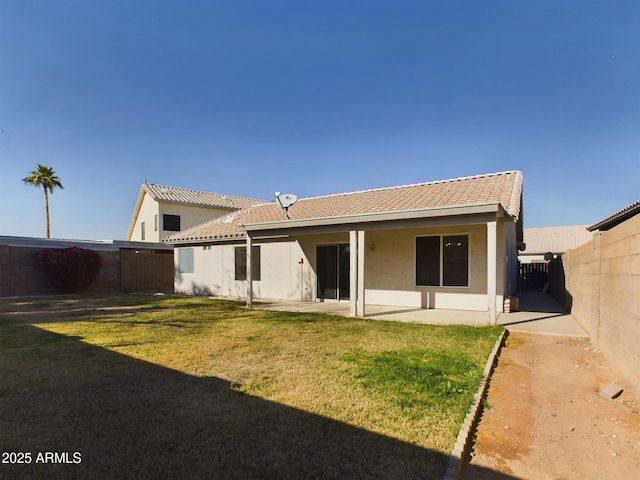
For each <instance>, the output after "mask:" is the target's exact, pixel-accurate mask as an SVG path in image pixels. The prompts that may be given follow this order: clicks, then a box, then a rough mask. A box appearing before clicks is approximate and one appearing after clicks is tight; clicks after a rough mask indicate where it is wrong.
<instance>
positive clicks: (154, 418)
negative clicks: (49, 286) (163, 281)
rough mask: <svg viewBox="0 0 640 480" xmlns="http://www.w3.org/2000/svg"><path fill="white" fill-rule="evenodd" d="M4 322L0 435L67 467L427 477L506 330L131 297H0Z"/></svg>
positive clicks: (29, 469)
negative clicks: (66, 455) (53, 453)
mask: <svg viewBox="0 0 640 480" xmlns="http://www.w3.org/2000/svg"><path fill="white" fill-rule="evenodd" d="M0 330H1V331H2V336H1V337H0V348H1V349H2V354H1V355H0V373H1V374H2V377H3V379H4V381H3V382H2V385H0V431H2V432H9V434H6V435H3V437H2V438H1V439H0V447H1V448H2V449H3V451H7V450H9V451H20V450H23V451H24V450H29V451H40V450H43V449H54V450H57V451H74V452H75V451H78V452H81V453H82V456H83V461H82V463H81V464H79V465H64V466H55V468H60V467H64V468H65V469H66V470H64V471H65V472H66V473H71V474H72V476H73V475H76V476H77V478H81V477H83V476H86V475H87V474H88V473H90V474H91V476H92V477H93V478H108V477H113V476H114V475H115V476H116V477H120V478H159V477H158V475H160V476H162V477H167V475H168V476H169V477H171V476H179V477H184V476H185V475H186V476H188V477H190V478H433V477H434V476H435V477H437V476H438V475H441V474H442V473H444V470H445V467H446V463H447V461H448V455H449V452H450V451H451V449H452V447H453V444H454V442H455V438H456V435H457V432H458V429H459V427H460V424H461V422H462V419H463V418H464V416H465V414H466V412H467V410H468V408H469V405H470V403H471V399H472V397H473V393H474V392H475V390H476V388H477V385H478V383H479V381H480V378H481V372H482V369H483V368H484V364H485V362H486V359H487V356H488V354H489V352H490V351H491V349H492V347H493V345H494V343H495V341H496V339H497V337H498V336H499V334H500V332H501V329H500V328H488V327H487V328H472V327H436V326H426V325H415V324H407V323H393V322H382V321H373V320H363V319H351V318H344V317H334V316H327V315H316V314H306V313H286V312H273V311H263V310H259V309H255V310H247V309H245V308H244V307H243V305H242V304H241V303H238V302H232V301H226V300H218V299H215V300H214V299H203V298H178V297H145V296H133V295H132V296H108V297H63V298H60V299H46V300H31V301H28V302H18V301H0ZM2 467H3V468H0V477H1V476H2V474H3V471H7V470H6V468H4V467H6V466H4V465H3V466H2ZM7 468H8V467H7ZM11 468H13V469H14V470H12V471H11V473H12V475H11V476H13V474H14V473H16V472H17V473H18V474H20V473H21V472H22V473H24V474H27V476H30V475H31V474H45V475H46V474H47V472H49V473H50V472H59V470H55V469H54V466H51V465H35V464H30V465H22V466H13V467H11ZM15 469H17V470H15ZM54 476H55V475H54Z"/></svg>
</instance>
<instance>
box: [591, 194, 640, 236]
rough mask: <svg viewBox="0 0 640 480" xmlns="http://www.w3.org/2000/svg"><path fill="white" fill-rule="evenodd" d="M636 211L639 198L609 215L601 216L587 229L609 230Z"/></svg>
mask: <svg viewBox="0 0 640 480" xmlns="http://www.w3.org/2000/svg"><path fill="white" fill-rule="evenodd" d="M638 213H640V200H638V201H637V202H634V203H632V204H631V205H628V206H626V207H625V208H623V209H622V210H618V211H617V212H616V213H614V214H612V215H609V216H608V217H606V218H603V219H602V220H600V221H599V222H598V223H594V224H593V225H591V226H590V227H589V230H590V231H594V230H609V229H610V228H613V227H615V226H616V225H618V224H620V223H622V222H624V221H625V220H627V219H628V218H631V217H633V216H634V215H637V214H638Z"/></svg>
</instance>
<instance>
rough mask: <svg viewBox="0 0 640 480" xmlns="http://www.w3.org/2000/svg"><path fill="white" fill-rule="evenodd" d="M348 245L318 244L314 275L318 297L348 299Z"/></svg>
mask: <svg viewBox="0 0 640 480" xmlns="http://www.w3.org/2000/svg"><path fill="white" fill-rule="evenodd" d="M349 265H350V263H349V245H348V244H340V245H318V246H317V247H316V270H317V272H316V276H317V281H318V286H317V287H318V288H317V292H318V299H322V300H349V298H350V294H351V292H350V286H351V284H350V280H349V277H350V272H349Z"/></svg>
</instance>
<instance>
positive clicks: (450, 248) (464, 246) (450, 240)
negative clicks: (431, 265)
mask: <svg viewBox="0 0 640 480" xmlns="http://www.w3.org/2000/svg"><path fill="white" fill-rule="evenodd" d="M442 239H443V247H442V284H443V285H444V286H447V287H466V286H468V285H469V237H468V236H467V235H455V236H449V237H443V238H442Z"/></svg>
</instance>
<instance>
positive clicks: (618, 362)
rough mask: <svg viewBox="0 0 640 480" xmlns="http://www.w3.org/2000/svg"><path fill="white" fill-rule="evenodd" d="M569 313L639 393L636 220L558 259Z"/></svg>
mask: <svg viewBox="0 0 640 480" xmlns="http://www.w3.org/2000/svg"><path fill="white" fill-rule="evenodd" d="M561 267H562V269H563V273H564V276H565V291H564V292H562V291H559V292H558V291H556V292H554V294H555V295H556V298H558V299H559V300H561V301H562V300H563V299H564V300H565V304H566V300H567V299H570V304H571V314H572V315H573V316H574V318H575V319H576V320H577V321H578V322H579V323H580V324H581V325H582V327H583V328H584V329H585V330H586V331H587V332H588V333H589V336H590V338H591V341H592V342H593V344H594V346H596V347H597V348H600V349H601V350H602V351H603V352H604V353H605V355H606V356H607V358H608V359H609V360H610V361H611V362H612V363H613V364H614V365H615V366H616V367H617V368H618V369H619V370H620V371H621V373H622V374H623V375H624V376H625V377H626V378H627V379H628V380H629V382H630V383H631V384H632V385H633V387H634V389H635V390H636V392H638V393H640V215H636V216H634V217H632V218H630V219H628V220H626V221H625V222H623V223H621V224H620V225H617V226H615V227H613V228H612V229H611V230H608V231H602V232H598V233H597V234H596V236H595V237H594V239H593V240H592V241H591V242H589V243H587V244H586V245H583V246H581V247H579V248H577V249H575V250H570V251H569V252H567V253H566V254H565V255H563V256H562V266H561Z"/></svg>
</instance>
